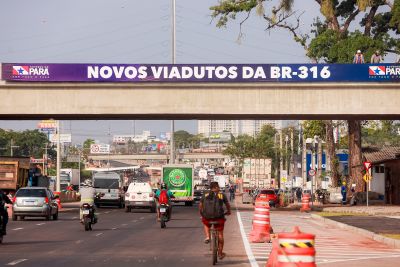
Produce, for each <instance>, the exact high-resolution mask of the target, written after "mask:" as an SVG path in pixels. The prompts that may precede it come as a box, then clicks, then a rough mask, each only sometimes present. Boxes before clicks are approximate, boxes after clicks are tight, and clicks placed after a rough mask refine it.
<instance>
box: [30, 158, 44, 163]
mask: <svg viewBox="0 0 400 267" xmlns="http://www.w3.org/2000/svg"><path fill="white" fill-rule="evenodd" d="M30 163H32V164H43V163H44V159H35V158H31V159H30Z"/></svg>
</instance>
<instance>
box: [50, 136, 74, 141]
mask: <svg viewBox="0 0 400 267" xmlns="http://www.w3.org/2000/svg"><path fill="white" fill-rule="evenodd" d="M49 137H50V138H49V139H50V142H52V143H57V141H58V140H57V138H58V134H50V136H49ZM71 141H72V137H71V134H60V143H71Z"/></svg>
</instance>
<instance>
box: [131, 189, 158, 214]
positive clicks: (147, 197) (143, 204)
mask: <svg viewBox="0 0 400 267" xmlns="http://www.w3.org/2000/svg"><path fill="white" fill-rule="evenodd" d="M134 208H145V209H150V211H151V212H156V201H155V198H154V192H153V190H152V189H151V186H150V184H149V183H142V182H133V183H131V184H129V186H128V190H127V191H126V193H125V211H126V212H130V211H131V210H132V209H134Z"/></svg>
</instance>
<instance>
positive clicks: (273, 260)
mask: <svg viewBox="0 0 400 267" xmlns="http://www.w3.org/2000/svg"><path fill="white" fill-rule="evenodd" d="M278 250H279V243H278V239H277V238H272V250H271V253H270V254H269V257H268V261H267V264H266V265H265V266H266V267H275V266H276V264H277V263H278V259H277V257H278Z"/></svg>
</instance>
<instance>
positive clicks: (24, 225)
mask: <svg viewBox="0 0 400 267" xmlns="http://www.w3.org/2000/svg"><path fill="white" fill-rule="evenodd" d="M99 212H100V215H99V222H98V223H97V224H95V225H94V226H93V231H88V232H85V231H84V229H83V226H82V225H81V224H80V223H79V220H78V216H79V215H78V209H74V210H69V211H65V212H62V213H60V216H59V220H58V221H45V220H43V219H41V218H40V219H34V218H28V219H27V220H26V221H16V222H14V221H10V223H9V225H8V235H7V236H5V238H4V243H3V244H1V245H0V266H41V267H45V266H51V267H54V266H68V267H79V266H85V267H86V266H90V265H92V266H115V267H116V266H185V267H187V266H190V267H194V266H208V265H211V254H210V251H209V246H208V245H205V244H203V239H204V236H203V232H202V224H201V222H200V219H199V215H198V213H197V206H195V207H185V206H175V207H174V209H173V214H172V220H171V221H170V222H168V223H167V228H166V229H161V228H160V224H159V223H158V222H156V215H155V214H154V213H150V212H149V211H148V210H134V211H133V212H131V213H125V212H124V210H122V209H116V208H101V209H99ZM237 229H238V222H237V219H236V215H235V214H233V215H232V216H230V218H228V222H227V226H226V239H227V240H226V242H227V243H228V244H227V245H226V250H225V251H226V253H227V255H228V256H227V257H226V258H225V259H224V260H223V261H221V262H220V263H219V264H218V265H221V266H248V265H249V261H248V258H247V255H246V252H245V250H244V248H243V242H242V239H241V235H240V232H239V231H238V230H237Z"/></svg>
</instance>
